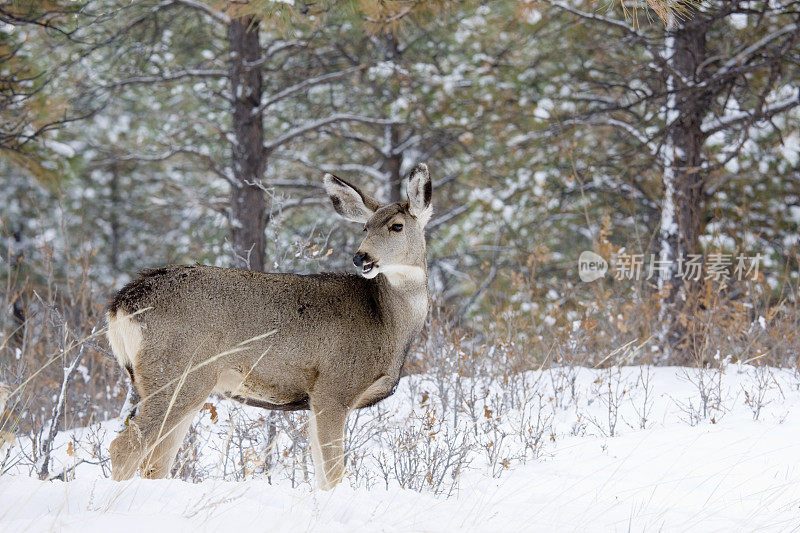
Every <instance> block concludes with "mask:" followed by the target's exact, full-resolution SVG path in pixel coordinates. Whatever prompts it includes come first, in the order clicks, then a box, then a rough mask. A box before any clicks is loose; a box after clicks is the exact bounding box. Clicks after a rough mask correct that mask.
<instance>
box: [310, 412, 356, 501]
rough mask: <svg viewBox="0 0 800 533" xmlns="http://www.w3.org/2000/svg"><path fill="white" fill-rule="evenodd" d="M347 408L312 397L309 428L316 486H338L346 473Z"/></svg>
mask: <svg viewBox="0 0 800 533" xmlns="http://www.w3.org/2000/svg"><path fill="white" fill-rule="evenodd" d="M347 411H348V409H347V408H346V407H345V406H343V405H340V404H339V403H338V402H335V401H331V402H326V401H314V399H312V400H311V413H310V415H309V430H310V432H309V433H310V435H309V436H310V437H311V457H312V459H313V460H314V473H315V474H316V476H317V486H319V488H320V489H322V490H330V489H332V488H333V487H335V486H336V485H337V484H338V483H339V482H340V481H341V480H342V477H343V476H344V425H345V422H346V420H347Z"/></svg>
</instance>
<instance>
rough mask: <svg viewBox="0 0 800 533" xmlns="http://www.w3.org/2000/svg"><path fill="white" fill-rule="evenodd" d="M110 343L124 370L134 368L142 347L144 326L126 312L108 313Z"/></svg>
mask: <svg viewBox="0 0 800 533" xmlns="http://www.w3.org/2000/svg"><path fill="white" fill-rule="evenodd" d="M106 319H107V320H108V332H107V333H106V335H107V336H108V343H109V344H110V345H111V350H112V351H113V352H114V356H115V357H116V358H117V362H119V364H120V366H121V367H122V368H127V367H131V368H133V366H134V363H135V362H136V358H137V356H138V355H139V349H140V348H141V347H142V326H141V324H139V322H137V321H136V320H134V319H133V318H132V317H131V315H129V314H128V313H126V312H125V311H121V310H118V311H117V313H116V315H112V314H111V313H110V312H109V313H106Z"/></svg>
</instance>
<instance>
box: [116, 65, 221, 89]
mask: <svg viewBox="0 0 800 533" xmlns="http://www.w3.org/2000/svg"><path fill="white" fill-rule="evenodd" d="M227 75H228V73H227V72H226V71H224V70H212V69H190V70H182V71H180V72H173V73H168V74H160V75H158V76H135V77H133V78H127V79H124V80H119V81H115V82H112V83H108V84H106V85H104V86H103V88H104V89H114V88H116V87H124V86H125V85H136V84H142V85H144V84H149V83H167V82H170V81H175V80H180V79H183V78H224V77H226V76H227Z"/></svg>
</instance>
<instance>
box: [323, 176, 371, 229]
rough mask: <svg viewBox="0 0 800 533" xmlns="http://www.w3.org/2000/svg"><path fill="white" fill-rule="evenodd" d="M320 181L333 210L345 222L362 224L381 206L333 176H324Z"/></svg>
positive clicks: (352, 186)
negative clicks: (345, 220)
mask: <svg viewBox="0 0 800 533" xmlns="http://www.w3.org/2000/svg"><path fill="white" fill-rule="evenodd" d="M322 181H323V183H324V184H325V190H326V191H327V192H328V196H330V198H331V202H332V203H333V208H334V209H335V210H336V212H337V213H339V214H340V215H341V216H343V217H344V218H346V219H347V220H351V221H353V222H359V223H361V224H364V223H365V222H366V221H367V220H369V217H371V216H372V214H373V213H374V212H375V211H377V210H378V208H380V206H381V204H380V203H378V201H377V200H375V199H374V198H372V197H370V196H368V195H366V194H364V193H363V192H361V191H360V190H359V189H358V187H356V186H355V185H350V184H349V183H347V182H346V181H344V180H343V179H341V178H337V177H336V176H334V175H333V174H325V177H324V178H323V180H322Z"/></svg>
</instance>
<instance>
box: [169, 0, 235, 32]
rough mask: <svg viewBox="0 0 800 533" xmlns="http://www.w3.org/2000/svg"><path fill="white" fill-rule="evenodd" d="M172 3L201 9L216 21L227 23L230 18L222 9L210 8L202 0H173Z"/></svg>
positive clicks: (229, 21)
mask: <svg viewBox="0 0 800 533" xmlns="http://www.w3.org/2000/svg"><path fill="white" fill-rule="evenodd" d="M172 3H174V4H180V5H183V6H186V7H190V8H192V9H196V10H198V11H202V12H203V13H205V14H207V15H208V16H210V17H211V18H213V19H214V20H216V21H217V22H219V23H221V24H224V25H226V26H227V25H228V24H230V23H231V18H230V17H229V16H228V15H226V14H225V13H223V12H222V11H217V10H216V9H214V8H212V7H211V6H209V5H206V4H204V3H203V2H198V1H197V0H173V2H172Z"/></svg>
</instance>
